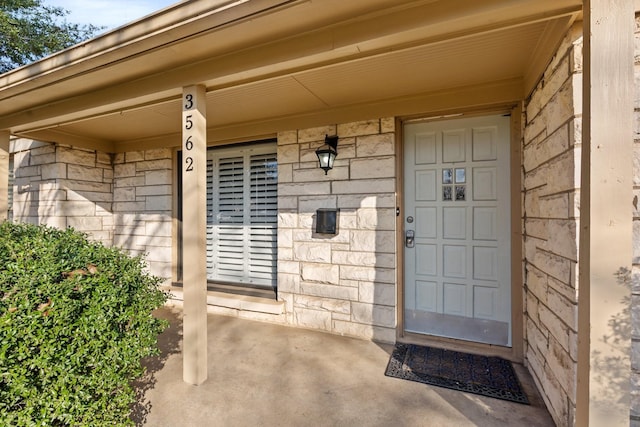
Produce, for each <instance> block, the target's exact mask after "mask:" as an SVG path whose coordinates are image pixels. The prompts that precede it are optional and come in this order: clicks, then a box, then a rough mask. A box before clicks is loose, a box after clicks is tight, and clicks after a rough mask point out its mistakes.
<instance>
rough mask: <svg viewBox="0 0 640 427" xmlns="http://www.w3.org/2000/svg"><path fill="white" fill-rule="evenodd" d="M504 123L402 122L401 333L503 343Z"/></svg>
mask: <svg viewBox="0 0 640 427" xmlns="http://www.w3.org/2000/svg"><path fill="white" fill-rule="evenodd" d="M509 122H510V119H509V117H504V116H490V117H474V118H465V119H457V120H449V121H441V122H421V123H410V124H405V126H404V185H405V191H404V194H405V209H404V213H405V215H404V230H405V249H404V251H405V252H404V253H405V256H404V259H405V266H404V267H405V276H404V277H405V312H404V325H405V330H406V331H409V332H416V333H422V334H429V335H436V336H442V337H449V338H456V339H463V340H469V341H475V342H482V343H488V344H497V345H502V346H511V272H510V263H511V258H510V215H509V212H510V201H509V176H510V171H509V140H510V137H509Z"/></svg>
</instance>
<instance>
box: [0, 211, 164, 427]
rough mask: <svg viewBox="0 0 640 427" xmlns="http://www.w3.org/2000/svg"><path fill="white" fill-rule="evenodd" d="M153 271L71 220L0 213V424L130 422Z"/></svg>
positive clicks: (151, 330)
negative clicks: (63, 225)
mask: <svg viewBox="0 0 640 427" xmlns="http://www.w3.org/2000/svg"><path fill="white" fill-rule="evenodd" d="M158 281H159V279H157V278H155V277H153V276H150V275H148V274H147V273H146V272H145V264H144V263H143V261H142V259H141V258H139V257H133V258H132V257H130V256H128V255H126V254H125V253H124V252H123V251H122V250H119V249H117V248H107V247H105V246H103V245H101V244H99V243H94V242H90V241H88V240H87V238H86V236H84V235H83V234H81V233H78V232H76V231H73V230H72V229H67V230H58V229H55V228H51V227H46V226H34V225H24V224H14V223H10V222H4V223H0V425H2V426H35V425H54V426H75V425H83V426H85V425H86V426H99V425H132V424H133V423H132V421H131V420H130V419H129V414H130V411H131V405H132V404H133V403H134V402H135V391H134V390H133V389H132V387H131V381H132V380H133V379H135V378H137V377H139V376H140V375H141V374H142V373H143V372H144V371H143V368H142V366H141V360H142V358H144V357H147V356H150V355H153V354H157V352H158V349H157V336H158V334H159V333H160V331H161V330H162V329H163V328H164V327H165V326H166V322H165V321H162V320H159V319H156V318H154V317H153V315H152V310H154V309H155V308H157V307H159V306H161V305H162V304H163V303H164V301H165V300H166V295H165V293H163V292H162V291H161V290H160V289H159V288H158Z"/></svg>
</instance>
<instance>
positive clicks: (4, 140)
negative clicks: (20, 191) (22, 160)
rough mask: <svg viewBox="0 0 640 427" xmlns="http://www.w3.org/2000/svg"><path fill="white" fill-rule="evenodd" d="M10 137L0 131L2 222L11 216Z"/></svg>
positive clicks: (0, 205) (0, 216) (0, 204)
mask: <svg viewBox="0 0 640 427" xmlns="http://www.w3.org/2000/svg"><path fill="white" fill-rule="evenodd" d="M9 138H10V134H9V132H4V131H0V222H2V221H4V220H5V219H7V218H8V217H9Z"/></svg>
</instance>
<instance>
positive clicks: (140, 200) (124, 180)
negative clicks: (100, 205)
mask: <svg viewBox="0 0 640 427" xmlns="http://www.w3.org/2000/svg"><path fill="white" fill-rule="evenodd" d="M172 158H173V157H172V151H171V150H170V149H164V148H163V149H154V150H147V151H132V152H127V153H119V154H116V155H115V157H114V161H113V163H114V167H113V170H114V178H113V185H114V190H113V215H114V223H115V228H114V238H113V244H114V245H115V246H118V247H121V248H124V249H127V250H129V252H130V253H132V254H139V253H144V254H146V260H147V263H148V264H149V270H150V272H151V273H152V274H154V275H156V276H159V277H162V278H164V279H165V280H166V281H167V282H168V281H170V280H171V279H172V248H173V244H172V232H173V221H172V218H173V196H172V185H173V160H172Z"/></svg>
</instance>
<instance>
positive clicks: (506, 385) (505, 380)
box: [385, 344, 529, 405]
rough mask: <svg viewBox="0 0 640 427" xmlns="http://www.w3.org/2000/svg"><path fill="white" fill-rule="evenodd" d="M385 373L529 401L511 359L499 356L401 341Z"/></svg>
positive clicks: (462, 389) (525, 402)
mask: <svg viewBox="0 0 640 427" xmlns="http://www.w3.org/2000/svg"><path fill="white" fill-rule="evenodd" d="M385 375H386V376H388V377H394V378H401V379H405V380H410V381H417V382H420V383H424V384H429V385H435V386H439V387H446V388H451V389H454V390H460V391H466V392H469V393H475V394H481V395H483V396H489V397H495V398H498V399H503V400H510V401H512V402H518V403H524V404H527V405H528V404H529V400H528V399H527V396H526V395H525V394H524V392H523V391H522V387H521V386H520V382H519V381H518V377H517V376H516V373H515V371H514V370H513V366H511V362H509V361H508V360H505V359H502V358H500V357H487V356H479V355H476V354H468V353H461V352H459V351H452V350H443V349H439V348H433V347H423V346H418V345H413V344H398V345H397V346H396V347H395V349H394V350H393V353H392V354H391V359H389V364H388V365H387V371H386V372H385Z"/></svg>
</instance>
